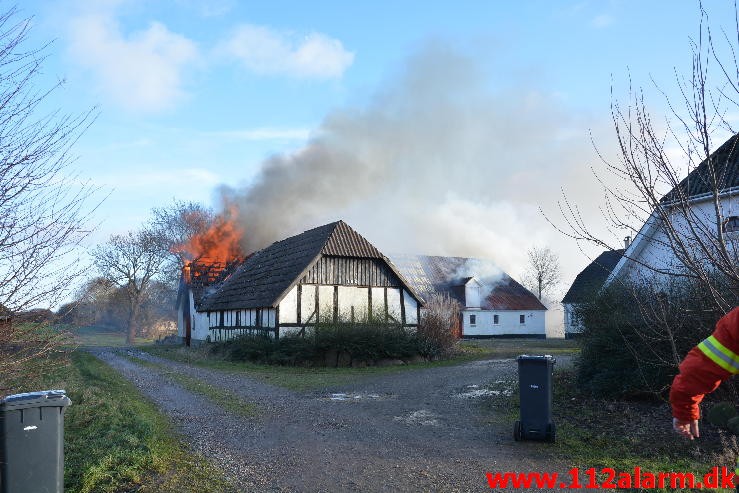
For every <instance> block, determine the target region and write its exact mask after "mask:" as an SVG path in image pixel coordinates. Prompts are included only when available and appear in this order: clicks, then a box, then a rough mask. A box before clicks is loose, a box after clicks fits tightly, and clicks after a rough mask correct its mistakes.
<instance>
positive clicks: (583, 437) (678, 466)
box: [482, 370, 736, 491]
mask: <svg viewBox="0 0 739 493" xmlns="http://www.w3.org/2000/svg"><path fill="white" fill-rule="evenodd" d="M499 387H501V384H491V385H490V386H489V388H490V389H498V388H499ZM502 387H505V388H508V389H511V388H512V389H514V392H513V394H512V395H510V396H507V397H501V396H497V397H495V398H491V399H487V400H486V401H484V402H483V404H482V406H483V407H485V408H487V411H488V412H487V415H488V420H487V421H488V422H489V423H491V424H497V425H502V426H504V427H508V429H510V430H511V434H512V433H513V423H514V421H515V420H517V419H519V394H518V384H517V382H516V381H515V380H512V381H508V382H505V383H504V384H502ZM502 387H501V388H502ZM553 405H554V409H553V411H554V417H553V419H554V423H555V424H556V427H557V438H556V442H555V443H541V444H540V446H541V447H543V450H544V451H545V452H546V453H553V455H556V456H557V457H559V458H561V459H562V460H563V461H566V462H567V463H568V464H569V465H571V466H572V467H579V468H580V470H581V471H584V470H586V469H588V468H590V467H594V468H596V470H600V469H601V468H604V467H610V468H613V469H614V470H615V471H617V472H618V471H625V472H631V471H633V469H634V467H639V468H640V469H641V470H642V471H652V472H662V471H664V472H669V471H676V472H683V471H684V472H693V473H694V474H695V475H696V478H699V477H702V475H703V474H705V473H706V472H708V471H710V469H711V468H712V467H714V466H719V467H721V466H727V467H728V466H731V467H730V469H732V470H733V461H734V455H735V453H736V450H734V451H732V449H735V448H736V445H735V444H734V445H731V444H730V443H727V442H725V438H722V435H721V434H720V433H719V432H718V431H717V430H715V429H712V427H710V426H709V425H707V423H704V422H702V423H701V424H702V426H703V428H702V430H701V431H702V435H703V438H702V439H701V440H700V441H695V442H691V441H689V440H684V439H682V438H681V437H679V436H678V435H677V434H675V433H674V432H672V421H671V420H672V418H671V417H670V410H669V407H668V405H667V404H666V403H663V402H646V401H638V402H623V401H609V400H604V399H589V398H587V397H585V396H582V395H580V394H579V393H578V392H577V390H576V386H575V382H574V374H573V373H572V371H571V370H559V371H556V370H555V379H554V403H553ZM600 479H603V478H600ZM635 491H640V490H635ZM649 491H655V490H649ZM665 491H666V490H665ZM715 491H718V490H715ZM727 491H729V490H727ZM731 491H733V490H731Z"/></svg>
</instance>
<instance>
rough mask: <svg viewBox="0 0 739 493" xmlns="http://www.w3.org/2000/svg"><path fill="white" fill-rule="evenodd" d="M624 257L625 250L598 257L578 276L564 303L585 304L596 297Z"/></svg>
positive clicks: (610, 251)
mask: <svg viewBox="0 0 739 493" xmlns="http://www.w3.org/2000/svg"><path fill="white" fill-rule="evenodd" d="M623 255H624V250H623V249H621V250H606V251H605V252H603V253H601V254H600V255H598V258H596V259H595V260H593V261H592V262H591V263H590V265H588V266H587V267H585V268H584V269H583V270H582V272H580V273H579V274H578V275H577V277H576V278H575V280H574V281H573V283H572V286H570V289H569V290H567V294H565V297H564V298H563V299H562V303H583V302H585V301H588V299H590V298H591V297H593V296H595V295H596V294H597V293H598V291H599V290H600V288H601V287H603V283H605V282H606V279H608V276H609V275H610V274H611V272H612V271H613V269H614V268H615V267H616V264H617V263H618V261H619V260H621V257H623Z"/></svg>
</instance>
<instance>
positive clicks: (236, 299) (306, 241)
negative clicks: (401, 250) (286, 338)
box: [199, 221, 418, 311]
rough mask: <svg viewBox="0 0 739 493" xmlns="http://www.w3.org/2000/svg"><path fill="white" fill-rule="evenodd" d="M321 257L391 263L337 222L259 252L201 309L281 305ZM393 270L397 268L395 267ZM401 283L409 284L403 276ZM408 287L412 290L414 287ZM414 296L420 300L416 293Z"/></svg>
mask: <svg viewBox="0 0 739 493" xmlns="http://www.w3.org/2000/svg"><path fill="white" fill-rule="evenodd" d="M320 255H328V256H338V257H355V258H357V257H358V258H374V259H379V260H382V261H383V262H387V259H386V258H385V256H384V255H383V254H382V253H380V251H379V250H378V249H377V248H375V247H374V246H373V245H372V244H371V243H370V242H369V241H367V240H366V239H365V238H364V237H363V236H362V235H360V234H359V233H357V232H356V231H354V230H353V229H352V228H351V227H349V226H348V225H347V224H346V223H345V222H344V221H337V222H334V223H331V224H326V225H324V226H319V227H317V228H314V229H311V230H308V231H305V232H303V233H301V234H299V235H296V236H292V237H290V238H287V239H284V240H281V241H278V242H276V243H273V244H272V245H270V246H268V247H267V248H265V249H263V250H260V251H258V252H256V253H255V254H253V255H252V256H251V257H249V258H248V259H247V260H246V261H245V262H244V263H243V264H242V265H241V266H240V267H239V268H238V269H237V270H236V271H235V272H234V273H233V274H232V275H231V276H229V277H228V278H226V279H225V280H224V281H223V282H222V283H221V284H220V285H219V286H218V287H217V288H216V291H215V292H213V293H212V294H208V295H207V296H206V297H205V299H204V301H203V303H202V306H201V307H200V308H199V310H200V311H217V310H238V309H246V308H262V307H271V306H277V304H278V303H279V301H280V299H281V298H282V296H283V295H284V294H285V293H286V292H287V290H288V289H289V288H291V287H292V285H293V284H295V283H296V282H297V281H298V280H299V279H300V278H301V277H302V275H303V274H304V273H305V272H306V271H307V269H309V268H310V267H311V266H312V265H313V263H314V262H315V261H316V260H317V259H318V258H319V256H320ZM388 265H390V264H389V262H388ZM390 267H391V268H393V269H394V267H393V266H392V265H390ZM399 277H400V276H399ZM401 281H402V282H404V283H405V281H404V280H403V279H402V277H401ZM407 287H409V290H410V291H412V287H411V286H407ZM413 295H414V296H416V297H417V298H418V296H417V295H416V293H415V292H413Z"/></svg>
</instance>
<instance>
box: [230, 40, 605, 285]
mask: <svg viewBox="0 0 739 493" xmlns="http://www.w3.org/2000/svg"><path fill="white" fill-rule="evenodd" d="M507 76H508V75H507V74H504V75H502V76H501V77H493V78H492V79H494V82H495V83H496V84H497V85H498V86H501V85H503V88H499V89H495V90H493V89H491V86H492V84H491V78H490V77H488V76H487V75H486V74H485V72H484V71H483V70H482V68H481V67H480V66H479V64H477V63H476V62H475V61H474V60H473V59H472V58H470V57H468V56H466V55H464V54H461V53H459V52H455V51H453V50H450V49H448V48H447V47H445V46H442V45H440V44H438V43H429V44H427V45H426V46H425V47H423V49H421V50H420V51H419V52H417V53H416V54H415V55H413V56H411V57H410V58H409V59H408V60H407V63H406V65H405V66H404V68H403V70H402V71H401V72H400V73H399V74H397V75H396V77H394V78H391V79H390V80H389V81H388V82H387V84H386V85H385V86H384V87H382V88H381V89H380V90H379V91H378V92H377V93H376V94H375V96H374V98H373V99H372V100H371V101H370V102H369V103H368V104H366V105H364V106H361V107H347V108H341V109H337V110H335V111H333V112H332V113H330V114H329V115H328V116H327V117H326V118H325V120H324V121H323V123H322V124H321V125H320V127H319V128H318V129H317V131H316V132H315V134H314V137H313V138H312V139H311V140H310V141H309V142H308V143H307V144H306V145H305V146H304V147H303V148H301V149H298V150H297V151H295V152H292V153H284V154H277V155H274V156H272V157H270V158H269V159H267V160H266V161H265V162H263V163H262V167H261V170H260V171H259V173H258V174H257V176H256V177H255V179H254V180H253V181H252V182H251V183H250V184H249V185H248V186H246V187H243V188H230V187H223V188H222V189H221V191H222V194H223V197H224V200H225V201H226V202H227V203H229V204H235V205H236V206H237V207H238V208H239V214H238V216H239V217H240V218H243V220H244V229H245V232H246V233H245V239H244V241H245V244H244V248H245V251H247V252H250V251H253V250H256V249H259V248H263V247H265V246H267V245H269V244H270V243H272V242H273V241H276V240H279V239H282V238H285V237H287V236H290V235H293V234H296V233H299V232H301V231H303V230H305V229H308V228H311V227H314V226H317V225H319V224H324V223H327V222H330V221H334V220H337V219H344V220H345V221H347V222H348V223H349V224H350V225H351V226H352V227H354V228H356V229H357V230H358V231H359V232H360V233H361V234H363V235H365V236H366V237H367V238H368V239H369V240H370V241H372V242H374V243H375V244H376V245H377V246H378V248H380V250H382V251H395V252H408V253H423V254H429V255H448V256H464V257H480V258H488V259H492V260H494V261H495V262H496V263H497V264H498V265H499V266H500V267H501V268H503V269H504V270H506V271H508V272H511V274H513V275H514V277H515V276H516V275H517V274H518V272H520V271H521V269H522V267H523V266H524V265H525V262H526V255H525V251H526V248H527V247H528V246H530V245H531V244H532V243H537V242H538V243H544V242H547V243H550V244H551V239H552V238H554V237H556V236H558V235H557V234H556V233H554V231H553V230H552V228H551V227H550V226H549V225H548V224H547V223H546V222H545V220H544V219H543V218H542V216H541V214H540V213H539V210H538V207H539V204H547V205H545V210H546V208H547V207H549V208H551V207H553V206H554V204H556V201H557V198H558V196H559V194H560V193H561V192H560V186H561V185H560V184H561V183H564V182H567V183H568V188H577V187H578V183H581V182H582V177H583V176H586V175H589V172H588V171H587V168H586V167H585V164H586V163H587V162H589V161H592V159H593V150H592V146H591V144H590V141H589V139H588V134H587V126H588V124H585V123H583V122H582V121H579V120H578V119H577V118H576V117H573V116H572V114H571V112H568V111H566V110H565V109H563V108H562V107H561V106H560V105H559V104H558V103H557V102H556V97H555V96H553V95H548V94H545V93H542V92H540V91H536V90H534V89H530V88H529V87H527V85H526V84H522V83H521V81H520V80H516V81H508V80H506V78H507ZM505 84H509V86H508V87H506V86H505ZM590 126H592V124H590ZM584 190H587V191H588V192H587V193H593V192H592V191H590V190H592V188H584ZM598 193H600V190H598ZM554 214H556V213H554ZM570 248H571V246H570ZM555 249H556V246H555ZM580 263H581V261H580Z"/></svg>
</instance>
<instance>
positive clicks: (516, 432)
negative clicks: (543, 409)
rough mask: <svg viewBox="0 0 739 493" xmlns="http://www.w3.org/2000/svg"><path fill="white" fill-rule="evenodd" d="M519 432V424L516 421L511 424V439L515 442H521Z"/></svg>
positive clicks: (520, 430)
mask: <svg viewBox="0 0 739 493" xmlns="http://www.w3.org/2000/svg"><path fill="white" fill-rule="evenodd" d="M521 432H522V429H521V422H520V421H516V422H515V423H513V439H514V440H515V441H517V442H520V441H521V440H523V436H522V433H521Z"/></svg>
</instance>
